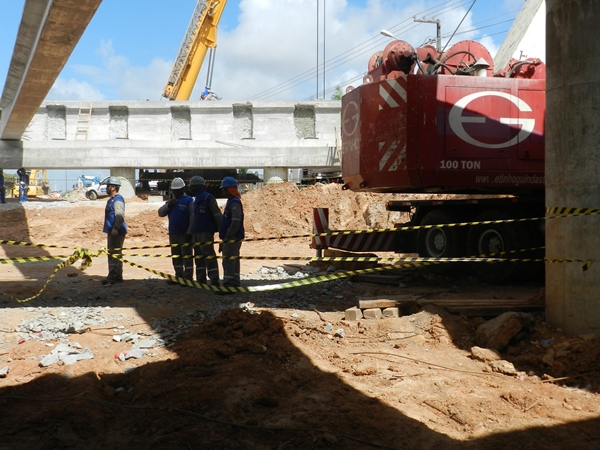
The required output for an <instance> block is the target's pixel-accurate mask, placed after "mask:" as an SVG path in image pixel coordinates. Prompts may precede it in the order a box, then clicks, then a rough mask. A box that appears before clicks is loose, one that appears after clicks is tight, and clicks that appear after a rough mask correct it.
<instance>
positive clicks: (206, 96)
mask: <svg viewBox="0 0 600 450" xmlns="http://www.w3.org/2000/svg"><path fill="white" fill-rule="evenodd" d="M213 98H214V99H215V100H221V97H219V96H218V95H217V94H215V93H214V92H213V91H211V90H210V89H209V88H207V87H206V88H204V90H203V91H202V94H200V100H212V99H213Z"/></svg>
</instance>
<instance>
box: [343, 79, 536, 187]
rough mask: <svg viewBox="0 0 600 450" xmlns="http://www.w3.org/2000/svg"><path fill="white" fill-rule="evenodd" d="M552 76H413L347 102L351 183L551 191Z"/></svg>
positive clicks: (346, 164) (364, 89) (359, 92)
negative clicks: (547, 136)
mask: <svg viewBox="0 0 600 450" xmlns="http://www.w3.org/2000/svg"><path fill="white" fill-rule="evenodd" d="M545 88H546V84H545V80H544V79H523V78H503V77H475V76H458V75H443V76H436V75H425V74H411V75H403V76H399V77H395V78H390V79H384V80H380V81H374V82H371V83H367V84H364V85H362V86H359V87H358V88H356V89H354V90H351V91H350V92H348V93H347V94H346V95H345V96H344V97H343V98H342V130H341V131H342V174H343V177H344V182H345V186H346V187H347V188H349V189H352V190H357V191H374V192H447V193H467V192H469V193H486V194H503V193H511V194H518V193H521V192H527V191H534V190H540V189H543V188H544V116H545Z"/></svg>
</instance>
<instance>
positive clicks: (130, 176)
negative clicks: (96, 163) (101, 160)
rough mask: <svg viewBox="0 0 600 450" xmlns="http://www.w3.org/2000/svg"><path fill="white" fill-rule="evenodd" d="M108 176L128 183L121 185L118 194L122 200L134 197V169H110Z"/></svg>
mask: <svg viewBox="0 0 600 450" xmlns="http://www.w3.org/2000/svg"><path fill="white" fill-rule="evenodd" d="M110 175H111V176H114V177H121V178H125V179H126V180H127V181H128V182H129V183H121V189H119V194H121V195H122V196H123V198H132V197H133V196H134V195H135V169H131V168H129V167H111V168H110Z"/></svg>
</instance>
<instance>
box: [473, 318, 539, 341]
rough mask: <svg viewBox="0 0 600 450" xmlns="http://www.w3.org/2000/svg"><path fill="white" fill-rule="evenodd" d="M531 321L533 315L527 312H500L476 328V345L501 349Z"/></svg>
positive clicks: (532, 320)
mask: <svg viewBox="0 0 600 450" xmlns="http://www.w3.org/2000/svg"><path fill="white" fill-rule="evenodd" d="M533 322H534V319H533V316H532V315H531V314H528V313H518V312H506V313H504V314H501V315H499V316H498V317H495V318H494V319H491V320H488V321H487V322H485V323H484V324H481V325H480V326H479V328H477V333H476V340H477V345H479V346H480V347H486V348H492V349H495V350H502V349H503V348H504V347H506V346H507V345H508V343H509V342H510V340H511V339H512V338H513V337H515V336H516V335H517V334H518V333H519V332H520V331H521V330H522V329H523V328H527V327H529V326H530V325H531V324H532V323H533Z"/></svg>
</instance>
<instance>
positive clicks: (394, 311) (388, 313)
mask: <svg viewBox="0 0 600 450" xmlns="http://www.w3.org/2000/svg"><path fill="white" fill-rule="evenodd" d="M383 317H400V311H398V308H395V307H394V308H385V309H384V310H383Z"/></svg>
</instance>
